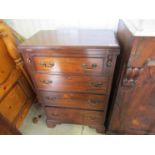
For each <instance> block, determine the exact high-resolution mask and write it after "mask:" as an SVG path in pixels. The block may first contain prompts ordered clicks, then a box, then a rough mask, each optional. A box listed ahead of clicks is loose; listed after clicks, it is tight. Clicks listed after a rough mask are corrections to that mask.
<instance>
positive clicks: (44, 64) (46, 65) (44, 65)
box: [39, 62, 54, 68]
mask: <svg viewBox="0 0 155 155" xmlns="http://www.w3.org/2000/svg"><path fill="white" fill-rule="evenodd" d="M39 65H40V66H43V67H47V68H51V67H53V66H54V63H51V62H50V63H46V62H40V63H39Z"/></svg>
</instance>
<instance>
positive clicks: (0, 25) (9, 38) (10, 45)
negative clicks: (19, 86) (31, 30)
mask: <svg viewBox="0 0 155 155" xmlns="http://www.w3.org/2000/svg"><path fill="white" fill-rule="evenodd" d="M0 37H1V38H2V39H3V41H4V43H5V45H6V48H7V50H8V53H9V55H10V56H11V57H12V58H13V60H14V62H15V63H16V67H17V69H19V70H21V71H22V73H23V74H24V76H25V78H26V79H27V81H28V82H29V84H30V85H31V87H32V88H33V84H32V82H31V80H30V78H29V76H28V74H27V72H26V70H25V68H24V64H23V60H22V58H21V56H20V54H19V53H18V50H17V48H16V42H15V39H14V37H13V35H12V32H11V30H10V29H9V27H8V26H7V25H6V24H5V23H4V22H3V21H2V20H0Z"/></svg>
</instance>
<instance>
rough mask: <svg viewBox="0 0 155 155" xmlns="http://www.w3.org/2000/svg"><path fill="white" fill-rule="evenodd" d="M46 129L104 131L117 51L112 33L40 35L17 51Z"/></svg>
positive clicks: (72, 32) (80, 31)
mask: <svg viewBox="0 0 155 155" xmlns="http://www.w3.org/2000/svg"><path fill="white" fill-rule="evenodd" d="M19 49H20V51H21V53H22V56H23V59H24V61H25V65H26V67H27V70H28V72H29V74H30V76H31V78H32V81H33V83H34V86H35V90H36V93H37V96H38V101H39V102H40V103H41V104H42V105H43V107H44V109H45V112H46V116H47V125H48V127H54V126H55V125H56V124H59V123H75V124H84V125H88V126H90V127H93V128H96V129H97V131H99V132H103V131H104V129H105V128H104V121H105V116H106V110H107V106H108V99H109V94H110V90H111V84H112V78H113V72H114V68H115V62H116V58H117V56H118V54H119V46H118V43H117V41H116V39H115V36H114V33H113V32H112V31H108V30H59V31H54V30H53V31H40V32H38V33H37V34H35V35H34V36H33V37H31V38H30V39H28V40H27V41H25V42H24V43H23V44H21V45H20V46H19Z"/></svg>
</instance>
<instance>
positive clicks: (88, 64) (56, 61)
mask: <svg viewBox="0 0 155 155" xmlns="http://www.w3.org/2000/svg"><path fill="white" fill-rule="evenodd" d="M31 59H32V60H31V61H32V65H33V68H34V69H35V70H36V71H37V72H46V73H53V74H63V73H72V74H85V73H86V74H87V73H88V74H89V73H90V74H93V73H94V74H97V73H98V74H101V73H103V70H104V69H103V67H104V58H73V57H50V56H49V57H47V56H33V57H32V58H31Z"/></svg>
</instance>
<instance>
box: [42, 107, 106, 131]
mask: <svg viewBox="0 0 155 155" xmlns="http://www.w3.org/2000/svg"><path fill="white" fill-rule="evenodd" d="M45 112H46V114H47V123H48V124H49V126H51V125H53V126H55V125H56V124H60V123H62V122H64V123H76V124H85V125H88V126H90V127H93V128H96V129H97V130H99V129H100V128H101V127H102V128H103V130H104V122H103V117H104V112H98V111H88V110H78V109H67V108H65V109H64V108H63V109H62V108H54V107H53V108H51V107H46V108H45ZM50 120H52V121H53V122H52V121H51V122H50Z"/></svg>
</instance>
